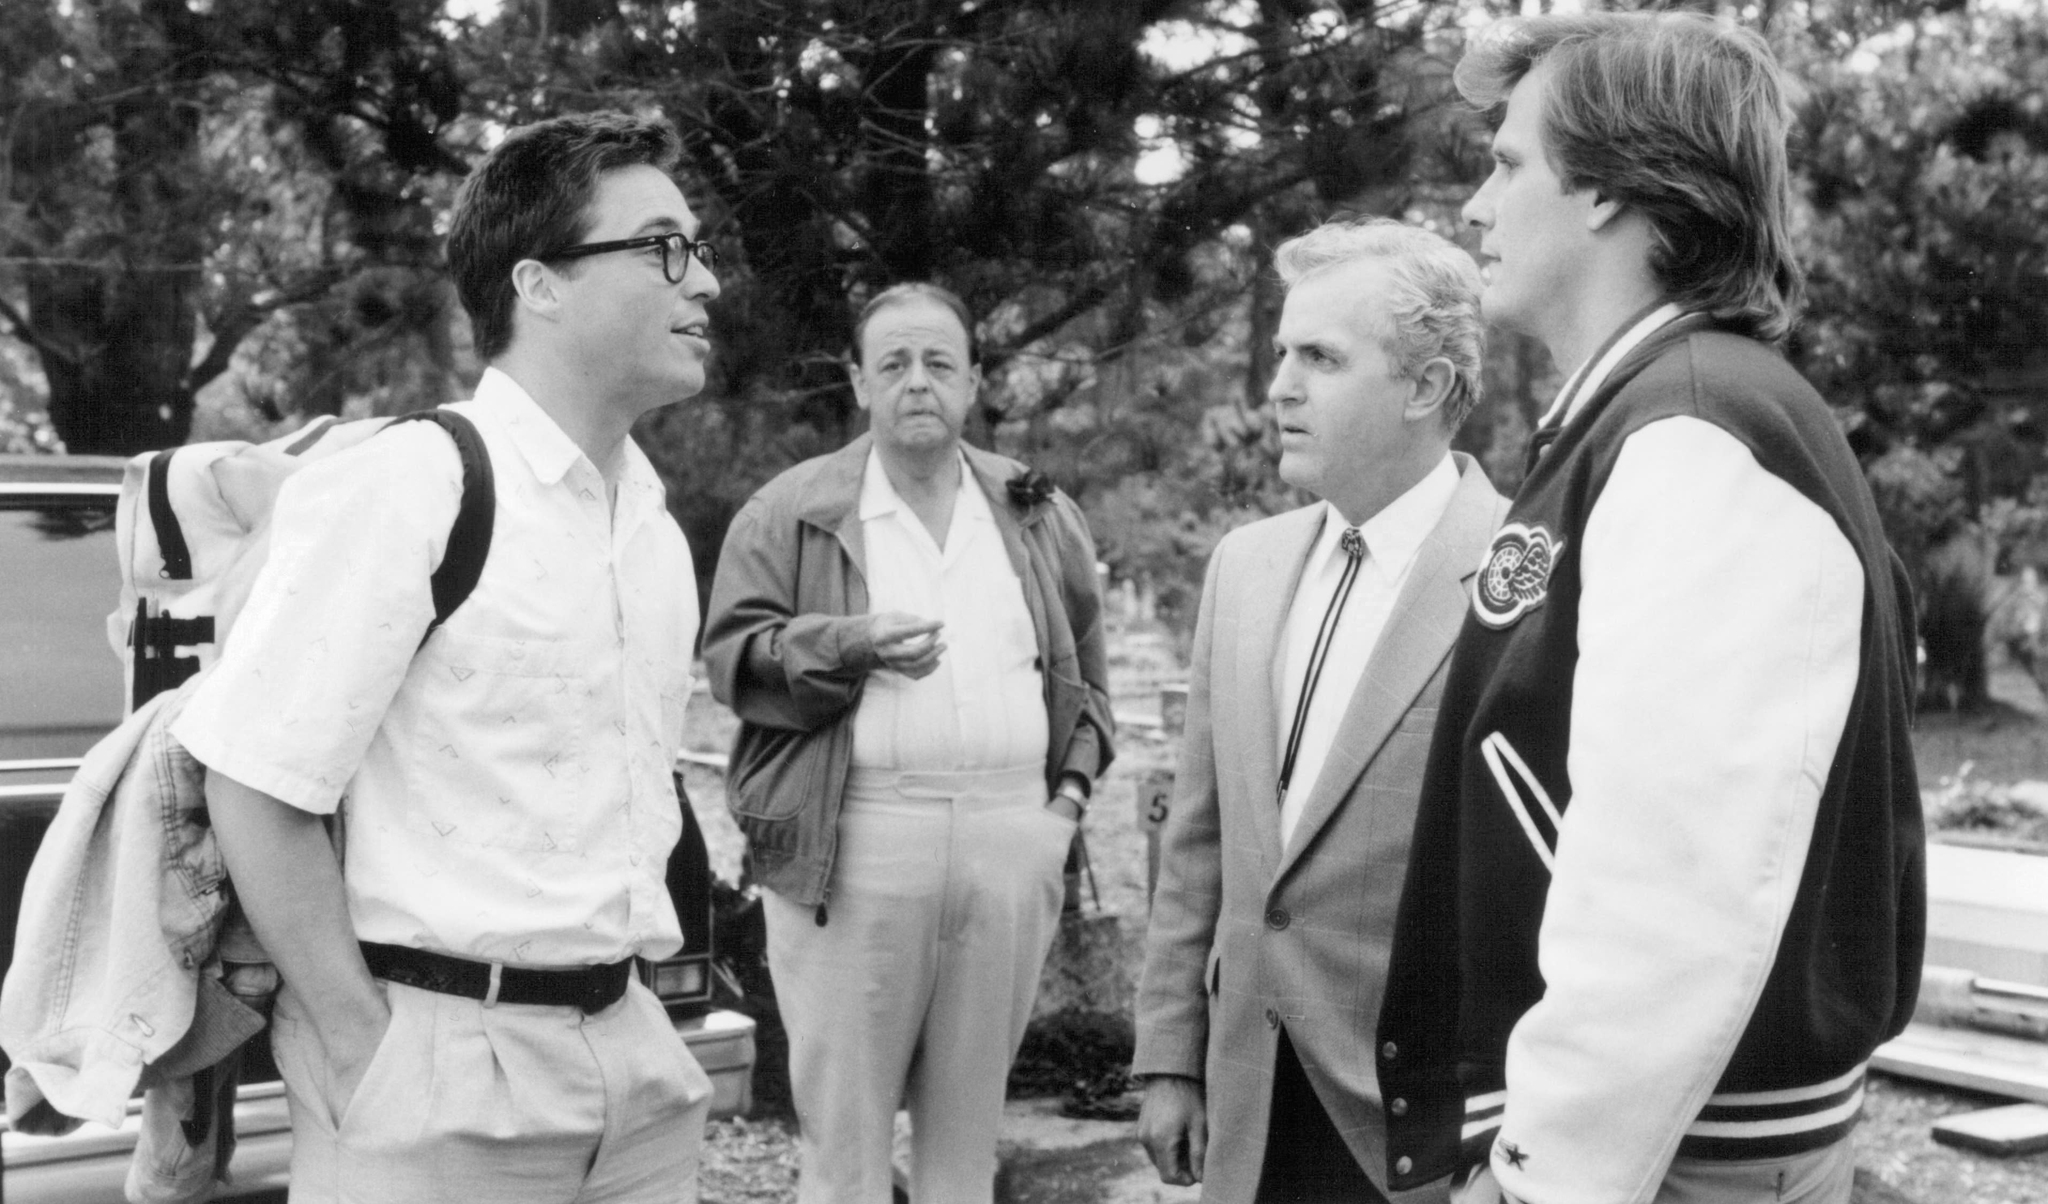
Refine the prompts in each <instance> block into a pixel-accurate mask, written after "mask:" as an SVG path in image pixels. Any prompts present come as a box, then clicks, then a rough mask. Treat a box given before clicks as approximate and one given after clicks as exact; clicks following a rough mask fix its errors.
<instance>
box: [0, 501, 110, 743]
mask: <svg viewBox="0 0 2048 1204" xmlns="http://www.w3.org/2000/svg"><path fill="white" fill-rule="evenodd" d="M120 593H121V575H120V569H119V566H118V564H117V561H116V558H115V555H114V500H113V498H112V497H60V498H47V497H45V498H27V497H22V496H19V495H17V496H13V497H8V496H6V495H4V494H0V680H4V682H5V683H6V688H4V689H0V761H4V760H21V759H28V758H36V757H75V756H79V755H81V754H82V753H84V752H85V750H86V749H87V748H90V747H91V746H92V743H93V741H95V740H97V739H99V737H100V736H101V735H103V734H104V733H105V732H106V731H107V730H108V729H110V728H112V727H113V726H114V725H115V724H117V723H119V722H120V721H121V711H122V684H121V662H120V660H119V659H118V658H117V657H116V656H115V655H114V650H113V648H112V647H110V646H109V645H108V643H107V615H108V614H109V613H110V612H111V611H112V610H113V609H114V607H115V605H116V604H117V603H118V602H119V600H120Z"/></svg>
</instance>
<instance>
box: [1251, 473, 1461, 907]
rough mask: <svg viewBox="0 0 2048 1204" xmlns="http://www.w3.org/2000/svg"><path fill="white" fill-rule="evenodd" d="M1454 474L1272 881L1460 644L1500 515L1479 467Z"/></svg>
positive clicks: (1340, 801) (1326, 818)
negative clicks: (1469, 598)
mask: <svg viewBox="0 0 2048 1204" xmlns="http://www.w3.org/2000/svg"><path fill="white" fill-rule="evenodd" d="M1458 466H1459V478H1458V491H1457V492H1456V493H1454V494H1452V495H1451V504H1450V506H1449V507H1448V508H1446V509H1445V511H1444V516H1443V517H1442V518H1441V519H1439V520H1437V525H1436V529H1435V530H1433V531H1431V532H1430V533H1429V537H1428V538H1427V539H1425V540H1423V542H1422V546H1421V547H1420V548H1419V549H1417V550H1416V553H1415V563H1414V565H1413V566H1412V567H1411V568H1410V569H1409V572H1408V579H1407V580H1406V581H1405V582H1403V583H1402V586H1401V593H1400V596H1399V597H1397V598H1396V599H1395V600H1394V609H1393V612H1392V613H1391V614H1389V615H1388V616H1387V625H1386V628H1385V629H1384V630H1382V631H1381V632H1380V638H1379V641H1378V642H1377V643H1375V644H1374V645H1373V650H1372V656H1371V657H1370V658H1369V659H1367V661H1366V664H1365V672H1364V673H1363V674H1362V675H1361V676H1360V677H1359V679H1358V689H1357V692H1356V693H1354V694H1353V695H1352V696H1351V703H1350V705H1349V706H1347V707H1346V708H1345V709H1344V718H1343V720H1342V721H1341V722H1340V723H1339V724H1338V726H1337V735H1336V737H1335V740H1334V741H1333V743H1332V745H1331V748H1330V753H1329V756H1328V758H1327V759H1326V760H1325V761H1324V762H1323V770H1322V772H1321V773H1320V774H1318V775H1317V777H1316V782H1315V786H1314V787H1313V788H1312V790H1311V792H1310V794H1309V797H1308V802H1307V803H1306V804H1305V805H1304V806H1303V808H1302V813H1301V821H1300V822H1299V823H1298V824H1296V825H1295V829H1294V840H1293V842H1292V843H1291V844H1289V845H1288V847H1287V849H1286V850H1285V852H1284V854H1283V856H1282V857H1281V859H1280V862H1279V870H1278V873H1276V874H1275V876H1274V878H1275V880H1276V881H1277V880H1278V878H1279V876H1280V875H1283V874H1285V873H1287V871H1288V870H1290V869H1292V868H1293V866H1294V863H1295V862H1296V861H1297V860H1299V859H1300V857H1301V853H1302V850H1304V849H1306V848H1307V847H1308V846H1309V844H1310V843H1311V842H1313V841H1314V840H1315V837H1316V833H1318V832H1319V831H1321V830H1322V828H1323V825H1325V824H1327V823H1328V822H1329V821H1330V817H1331V816H1333V815H1335V814H1336V812H1337V809H1338V808H1339V807H1340V806H1342V805H1343V804H1344V802H1345V800H1346V799H1348V798H1350V797H1351V792H1352V790H1353V788H1354V787H1355V786H1357V784H1358V779H1359V776H1360V775H1361V774H1363V773H1364V772H1365V768H1366V766H1368V765H1370V764H1372V759H1373V758H1374V757H1376V756H1378V755H1379V751H1380V746H1381V745H1383V744H1385V743H1386V741H1387V737H1388V736H1389V735H1391V734H1392V733H1393V731H1394V728H1395V726H1396V725H1397V724H1399V723H1400V722H1401V717H1402V716H1403V715H1406V714H1407V713H1408V708H1409V707H1410V706H1412V705H1413V704H1414V702H1415V699H1416V696H1417V695H1419V694H1421V693H1422V689H1423V687H1424V686H1427V685H1428V684H1429V679H1430V678H1431V677H1432V676H1434V675H1435V673H1436V671H1437V667H1438V666H1439V665H1441V664H1442V663H1443V659H1444V657H1445V656H1447V655H1449V654H1450V651H1451V645H1452V644H1453V643H1455V642H1456V641H1457V638H1458V629H1459V628H1460V627H1462V626H1463V625H1464V619H1465V606H1466V602H1465V597H1466V589H1467V583H1468V582H1469V581H1470V580H1471V578H1472V576H1473V575H1474V574H1475V573H1477V572H1478V571H1479V560H1480V556H1481V554H1482V553H1483V552H1484V551H1485V548H1486V545H1487V542H1488V540H1490V539H1491V538H1492V537H1493V530H1494V527H1495V526H1496V525H1497V523H1498V520H1499V507H1500V495H1499V494H1497V493H1495V492H1494V491H1493V486H1492V485H1491V484H1490V483H1488V481H1487V479H1486V474H1485V473H1483V472H1481V471H1480V470H1479V468H1478V467H1477V465H1475V464H1473V463H1472V462H1471V461H1470V459H1469V458H1467V457H1465V456H1464V455H1462V454H1460V455H1459V457H1458ZM1418 785H1419V784H1418Z"/></svg>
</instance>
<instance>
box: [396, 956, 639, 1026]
mask: <svg viewBox="0 0 2048 1204" xmlns="http://www.w3.org/2000/svg"><path fill="white" fill-rule="evenodd" d="M362 946H363V961H364V962H366V963H367V964H368V965H369V967H370V976H371V977H372V978H381V979H384V980H385V981H386V982H395V983H400V984H402V985H404V986H408V987H418V988H419V989H420V990H422V991H435V992H438V993H440V994H442V995H461V996H463V997H464V998H466V999H481V1000H483V1001H484V1002H485V1003H486V1004H491V1003H541V1004H550V1005H554V1006H557V1007H577V1008H582V1009H583V1010H584V1011H586V1012H601V1011H603V1010H604V1009H606V1008H608V1007H610V1006H611V1005H613V1004H614V1003H617V1002H618V1001H619V999H620V997H621V996H623V995H624V994H625V993H626V983H627V982H628V981H629V980H630V979H631V978H632V977H633V959H631V958H627V959H626V960H625V961H622V962H613V963H611V964H610V965H608V966H586V967H584V968H582V969H578V970H525V969H521V968H519V967H517V966H499V965H494V964H493V963H491V962H479V961H471V960H470V959H468V958H466V957H450V956H449V955H447V954H445V953H430V952H428V951H427V950H425V949H408V948H406V947H405V946H403V945H379V944H376V943H374V942H371V941H364V942H362ZM494 975H495V981H494V980H493V978H494Z"/></svg>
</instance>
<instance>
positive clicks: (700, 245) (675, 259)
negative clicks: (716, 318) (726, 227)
mask: <svg viewBox="0 0 2048 1204" xmlns="http://www.w3.org/2000/svg"><path fill="white" fill-rule="evenodd" d="M642 247H660V248H661V274H662V275H663V276H664V277H666V278H667V279H668V282H669V283H670V284H681V283H682V282H683V277H684V276H685V275H686V274H688V273H689V270H690V260H691V259H693V258H694V259H695V260H696V261H697V262H698V263H701V264H703V265H704V266H705V267H707V268H716V267H717V266H718V248H716V247H714V246H712V245H711V242H710V240H709V239H703V238H691V237H689V236H688V235H686V234H679V233H673V232H671V233H668V234H649V235H646V236H644V237H641V238H615V239H613V240H611V241H610V242H586V243H578V244H577V245H575V246H573V247H564V248H562V249H561V250H559V251H557V252H555V253H554V254H553V255H550V256H548V258H550V259H582V258H583V257H585V256H587V255H602V254H604V253H605V252H607V251H638V250H640V249H641V248H642Z"/></svg>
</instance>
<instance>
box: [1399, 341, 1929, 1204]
mask: <svg viewBox="0 0 2048 1204" xmlns="http://www.w3.org/2000/svg"><path fill="white" fill-rule="evenodd" d="M1675 314H1676V311H1675V310H1672V309H1670V308H1669V307H1667V308H1666V309H1665V310H1662V311H1659V312H1657V313H1654V314H1651V315H1649V316H1648V317H1646V318H1644V319H1642V320H1641V321H1639V322H1636V323H1632V324H1631V325H1630V326H1629V327H1625V328H1624V332H1622V333H1620V334H1619V335H1618V336H1617V340H1616V342H1618V343H1621V344H1624V346H1614V345H1612V344H1611V345H1610V348H1606V349H1603V353H1607V352H1611V353H1612V354H1611V355H1610V354H1603V353H1596V355H1595V356H1594V357H1593V360H1592V361H1590V362H1591V363H1594V364H1595V365H1596V367H1595V368H1593V369H1592V370H1591V371H1590V372H1589V374H1588V379H1587V380H1585V381H1584V382H1583V384H1584V386H1585V387H1584V388H1582V389H1580V390H1579V391H1578V392H1577V394H1576V396H1572V395H1571V394H1572V392H1573V388H1574V386H1572V385H1568V386H1567V396H1566V397H1565V398H1564V399H1563V400H1561V402H1560V408H1561V409H1563V411H1564V414H1563V421H1562V425H1561V428H1560V430H1559V432H1558V434H1557V437H1556V440H1555V443H1554V444H1552V445H1551V446H1550V447H1549V449H1548V450H1547V451H1546V452H1543V453H1542V456H1541V459H1540V460H1538V461H1537V462H1536V463H1535V464H1534V465H1533V467H1532V469H1531V471H1530V474H1529V476H1528V478H1527V480H1526V481H1525V483H1524V484H1523V486H1522V489H1521V490H1520V492H1519V493H1518V495H1517V496H1516V498H1515V501H1514V504H1513V506H1512V507H1511V509H1510V511H1509V513H1508V516H1507V519H1506V521H1505V523H1504V524H1503V527H1502V529H1501V531H1500V532H1499V534H1498V535H1497V536H1496V537H1495V539H1494V541H1493V544H1492V545H1491V547H1490V549H1489V552H1488V558H1487V561H1486V562H1485V564H1484V566H1483V568H1482V570H1481V572H1480V574H1479V576H1478V577H1477V578H1476V579H1475V583H1474V587H1473V596H1472V606H1471V608H1470V610H1469V611H1468V613H1467V616H1466V621H1465V625H1464V629H1463V631H1462V632H1461V634H1460V637H1459V642H1458V647H1457V650H1456V652H1455V653H1454V654H1453V658H1452V662H1451V666H1450V670H1449V678H1448V680H1447V682H1446V686H1445V690H1444V697H1443V710H1442V712H1441V713H1440V715H1439V717H1438V721H1437V729H1436V735H1435V738H1434V742H1433V744H1432V747H1431V753H1430V761H1429V765H1428V768H1427V770H1426V772H1425V775H1424V779H1423V792H1422V799H1421V810H1420V814H1419V816H1418V821H1417V827H1416V832H1415V839H1414V844H1413V846H1412V853H1411V860H1410V867H1409V873H1408V877H1407V882H1406V887H1405V891H1404V895H1403V899H1402V903H1401V908H1400V913H1399V919H1398V921H1397V924H1396V931H1395V935H1394V946H1393V955H1392V966H1391V968H1390V981H1389V985H1388V990H1387V994H1386V998H1385V1002H1384V1005H1383V1008H1382V1011H1381V1013H1380V1024H1379V1039H1378V1042H1377V1049H1376V1051H1375V1052H1376V1054H1377V1057H1378V1062H1379V1074H1380V1079H1381V1083H1382V1085H1383V1090H1384V1093H1385V1095H1386V1096H1387V1097H1388V1098H1389V1099H1390V1100H1393V1099H1400V1100H1403V1101H1405V1107H1403V1108H1395V1107H1390V1109H1389V1119H1388V1126H1389V1143H1388V1162H1389V1169H1390V1172H1391V1173H1390V1180H1391V1182H1392V1184H1393V1186H1395V1187H1396V1188H1402V1187H1407V1186H1412V1185H1415V1184H1420V1183H1423V1182H1426V1181H1428V1180H1429V1179H1432V1178H1434V1177H1436V1176H1438V1175H1442V1174H1445V1173H1449V1172H1454V1171H1457V1170H1460V1169H1462V1168H1465V1167H1469V1166H1471V1165H1473V1164H1475V1163H1478V1162H1480V1161H1482V1160H1488V1159H1489V1157H1490V1161H1491V1164H1492V1166H1493V1169H1494V1171H1495V1174H1496V1177H1497V1178H1498V1179H1499V1180H1500V1182H1501V1185H1502V1186H1503V1188H1505V1189H1506V1190H1507V1191H1508V1192H1509V1193H1510V1194H1511V1195H1513V1196H1514V1197H1516V1198H1517V1199H1521V1200H1526V1201H1530V1202H1532V1204H1554V1202H1562V1201H1571V1202H1572V1204H1610V1202H1611V1204H1633V1202H1636V1201H1646V1200H1648V1199H1650V1198H1651V1196H1653V1195H1654V1194H1655V1192H1656V1189H1657V1185H1658V1183H1659V1182H1660V1181H1661V1179H1662V1177H1663V1175H1664V1172H1665V1170H1666V1169H1667V1168H1668V1166H1669V1164H1670V1161H1671V1159H1672V1158H1673V1157H1675V1156H1688V1157H1701V1158H1727V1159H1742V1158H1759V1157H1775V1156H1783V1155H1787V1154H1792V1153H1797V1152H1801V1151H1805V1150H1812V1149H1819V1148H1822V1147H1823V1146H1826V1145H1828V1144H1830V1143H1832V1142H1833V1141H1836V1140H1838V1139H1840V1138H1841V1137H1842V1136H1844V1135H1845V1134H1846V1133H1847V1132H1848V1130H1849V1128H1850V1127H1851V1126H1853V1124H1854V1123H1855V1119H1856V1116H1857V1114H1858V1112H1859V1110H1860V1105H1861V1099H1862V1072H1863V1067H1864V1064H1865V1063H1866V1062H1867V1061H1868V1059H1869V1056H1870V1053H1871V1051H1872V1049H1874V1048H1875V1047H1876V1046H1877V1045H1878V1044H1880V1043H1881V1042H1883V1041H1884V1040H1886V1039H1888V1038H1889V1037H1891V1036H1893V1035H1896V1034H1897V1032H1898V1031H1899V1030H1900V1029H1901V1028H1903V1027H1904V1025H1905V1023H1906V1021H1907V1020H1908V1018H1909V1017H1910V1015H1911V1013H1912V1009H1913V1001H1914V996H1915V994H1916V993H1917V990H1918V982H1919V967H1920V954H1921V946H1922V940H1923V935H1924V927H1925V884H1924V865H1923V862H1924V848H1923V834H1922V826H1921V817H1920V805H1919V790H1918V780H1917V775H1916V773H1915V769H1914V765H1913V756H1912V747H1911V743H1910V740H1909V727H1910V722H1911V716H1910V711H1909V702H1908V693H1907V691H1908V683H1909V680H1910V677H1909V674H1910V670H1911V666H1912V663H1913V642H1912V630H1913V623H1912V599H1911V595H1910V592H1909V590H1908V586H1907V584H1906V578H1905V575H1904V571H1903V568H1902V567H1901V566H1900V564H1899V563H1898V560H1897V557H1895V556H1894V555H1893V554H1892V553H1891V551H1890V548H1889V546H1888V545H1887V544H1886V542H1885V539H1884V535H1883V531H1882V529H1881V527H1880V525H1879V521H1878V516H1877V512H1876V508H1875V505H1874V503H1873V501H1872V499H1871V495H1870V491H1869V488H1868V486H1867V485H1866V483H1865V481H1864V479H1863V476H1862V473H1861V470H1860V468H1859V466H1858V465H1857V463H1856V460H1855V458H1854V456H1853V454H1852V453H1851V452H1850V450H1849V448H1848V445H1847V443H1846V441H1845V440H1844V439H1843V438H1842V436H1841V433H1840V430H1839V428H1838V427H1837V426H1836V424H1835V421H1834V418H1833V416H1832V415H1831V413H1830V412H1829V410H1828V408H1827V406H1826V405H1825V404H1824V403H1823V402H1822V401H1821V399H1820V397H1819V396H1818V395H1817V394H1815V393H1814V392H1813V390H1812V389H1811V388H1810V387H1809V386H1808V385H1807V384H1806V383H1805V382H1804V381H1803V380H1802V379H1800V377H1799V376H1798V375H1797V374H1796V373H1795V372H1793V371H1792V369H1791V368H1790V367H1789V366H1788V365H1787V364H1786V363H1785V362H1784V361H1783V360H1782V358H1780V357H1779V356H1778V355H1776V354H1775V353H1774V352H1772V351H1771V350H1770V349H1769V348H1767V347H1765V346H1764V345H1762V344H1760V343H1758V342H1756V341H1754V340H1751V339H1748V338H1745V337H1742V336H1740V335H1738V334H1735V333H1732V332H1729V331H1726V330H1721V329H1716V328H1715V327H1714V325H1713V324H1712V322H1711V321H1710V320H1709V319H1708V318H1706V317H1705V316H1703V315H1691V316H1684V317H1677V318H1676V320H1673V317H1674V315H1675ZM1631 340H1640V342H1639V343H1638V344H1636V345H1635V346H1633V349H1632V350H1631V349H1628V348H1627V347H1626V346H1625V344H1627V343H1628V342H1629V341H1631ZM1603 374H1604V378H1603ZM1595 378H1601V379H1595ZM1578 383H1580V382H1574V384H1578ZM1625 450H1626V451H1627V453H1628V454H1627V456H1626V457H1625V456H1624V451H1625ZM1759 470H1760V471H1759ZM1610 489H1612V490H1613V491H1614V492H1615V494H1616V495H1617V496H1618V497H1621V496H1625V499H1626V500H1625V501H1616V502H1614V503H1613V504H1611V505H1609V506H1607V507H1605V508H1602V507H1601V502H1602V499H1603V497H1604V496H1605V495H1606V494H1607V493H1608V491H1609V490H1610ZM1723 521H1725V523H1726V524H1727V529H1725V530H1718V531H1717V530H1716V529H1715V528H1716V526H1717V525H1719V524H1721V523H1722V522H1723ZM1731 532H1732V537H1731ZM1694 547H1698V548H1699V549H1700V553H1699V560H1700V561H1702V562H1703V563H1700V564H1694V563H1692V562H1691V557H1690V555H1689V550H1690V549H1692V548H1694ZM1752 553H1753V556H1752ZM1751 559H1754V560H1755V561H1757V562H1760V563H1751V562H1750V560H1751ZM1660 577H1661V578H1663V579H1659V578H1660ZM1660 610H1661V611H1663V612H1666V613H1660ZM1671 612H1682V613H1684V614H1685V615H1686V617H1687V620H1688V624H1689V625H1688V626H1685V627H1683V628H1682V629H1677V630H1673V629H1671V628H1670V626H1669V625H1668V624H1666V623H1664V622H1663V620H1664V619H1665V618H1666V617H1667V615H1668V613H1671ZM1645 631H1649V632H1652V633H1654V636H1646V635H1645V634H1644V632H1645ZM1675 667H1676V668H1682V669H1683V670H1684V671H1685V672H1687V673H1690V674H1691V675H1692V676H1691V677H1690V678H1689V679H1685V680H1673V678H1672V674H1673V672H1674V671H1675ZM1637 679H1640V681H1641V682H1646V683H1651V685H1649V686H1648V687H1647V688H1639V687H1638V685H1637ZM1575 741H1576V743H1575ZM1575 800H1576V801H1577V802H1579V803H1580V806H1578V807H1576V808H1575V807H1574V803H1575ZM1575 821H1576V822H1575ZM1723 829H1725V832H1724V831H1723Z"/></svg>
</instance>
